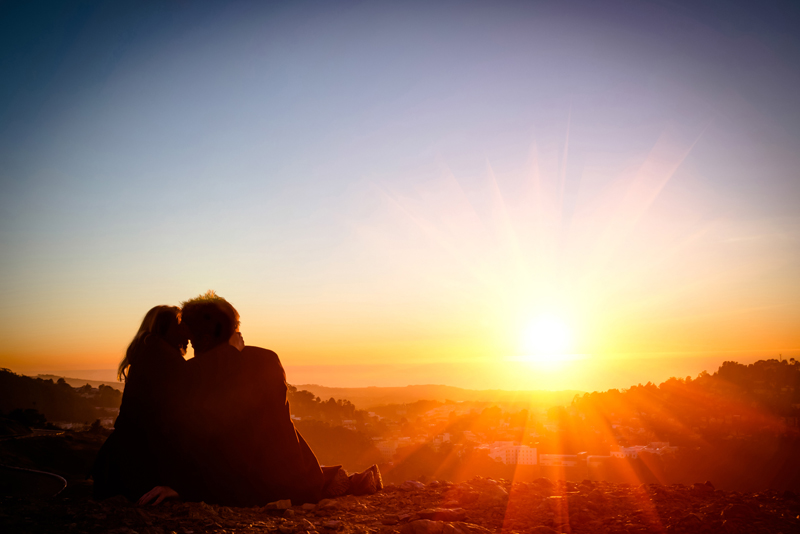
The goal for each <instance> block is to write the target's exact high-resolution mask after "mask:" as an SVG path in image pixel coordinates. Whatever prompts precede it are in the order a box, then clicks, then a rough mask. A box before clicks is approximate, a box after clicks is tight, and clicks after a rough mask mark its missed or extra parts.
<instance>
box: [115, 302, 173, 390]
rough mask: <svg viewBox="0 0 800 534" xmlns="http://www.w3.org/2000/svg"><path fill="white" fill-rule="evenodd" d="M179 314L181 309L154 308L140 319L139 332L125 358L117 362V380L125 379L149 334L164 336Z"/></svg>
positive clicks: (171, 307) (168, 307)
mask: <svg viewBox="0 0 800 534" xmlns="http://www.w3.org/2000/svg"><path fill="white" fill-rule="evenodd" d="M180 314H181V309H180V308H178V307H177V306H156V307H154V308H152V309H151V310H150V311H149V312H147V313H146V314H145V316H144V319H142V326H140V327H139V331H138V332H136V335H135V336H133V341H131V344H130V345H128V350H126V351H125V357H124V358H122V361H121V362H119V367H118V368H117V380H119V381H120V382H122V381H123V380H125V379H127V377H128V367H130V366H131V364H133V363H134V362H135V361H136V355H137V354H138V353H139V349H140V347H141V346H142V345H143V344H144V342H145V340H146V339H147V338H148V337H149V336H150V334H156V335H159V336H164V335H165V334H166V333H167V330H169V326H170V324H172V321H174V320H175V319H177V318H179V317H180Z"/></svg>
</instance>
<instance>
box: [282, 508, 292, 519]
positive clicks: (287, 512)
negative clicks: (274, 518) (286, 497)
mask: <svg viewBox="0 0 800 534" xmlns="http://www.w3.org/2000/svg"><path fill="white" fill-rule="evenodd" d="M283 517H288V518H292V517H294V510H292V509H291V508H289V509H287V510H284V511H283Z"/></svg>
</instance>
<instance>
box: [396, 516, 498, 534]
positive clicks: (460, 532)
mask: <svg viewBox="0 0 800 534" xmlns="http://www.w3.org/2000/svg"><path fill="white" fill-rule="evenodd" d="M490 532H491V531H490V530H489V529H486V528H484V527H481V526H479V525H474V524H472V523H464V522H456V523H445V522H443V521H431V520H429V519H419V520H417V521H411V522H410V523H407V524H405V525H403V528H401V529H400V534H489V533H490Z"/></svg>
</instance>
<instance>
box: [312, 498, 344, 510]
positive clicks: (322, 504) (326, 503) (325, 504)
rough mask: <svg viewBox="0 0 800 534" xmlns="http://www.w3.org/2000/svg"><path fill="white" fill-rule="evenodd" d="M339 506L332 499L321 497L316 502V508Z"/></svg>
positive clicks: (330, 508) (329, 508)
mask: <svg viewBox="0 0 800 534" xmlns="http://www.w3.org/2000/svg"><path fill="white" fill-rule="evenodd" d="M338 507H339V503H337V502H336V501H335V500H334V499H322V500H321V501H319V502H318V503H317V507H316V509H317V510H335V509H336V508H338Z"/></svg>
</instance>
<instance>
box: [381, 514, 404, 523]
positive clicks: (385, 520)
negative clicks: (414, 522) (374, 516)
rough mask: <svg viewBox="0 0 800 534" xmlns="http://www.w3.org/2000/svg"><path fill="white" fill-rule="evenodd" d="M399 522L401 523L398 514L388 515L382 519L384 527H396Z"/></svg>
mask: <svg viewBox="0 0 800 534" xmlns="http://www.w3.org/2000/svg"><path fill="white" fill-rule="evenodd" d="M399 522H400V516H398V515H397V514H386V515H385V516H383V518H382V519H381V523H383V524H384V525H396V524H397V523H399Z"/></svg>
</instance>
